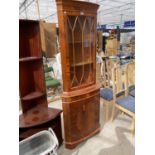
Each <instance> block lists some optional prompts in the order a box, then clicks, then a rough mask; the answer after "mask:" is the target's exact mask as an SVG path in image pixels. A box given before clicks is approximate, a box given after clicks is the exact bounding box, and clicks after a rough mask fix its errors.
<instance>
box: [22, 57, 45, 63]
mask: <svg viewBox="0 0 155 155" xmlns="http://www.w3.org/2000/svg"><path fill="white" fill-rule="evenodd" d="M34 60H42V57H26V58H20V59H19V62H28V61H34Z"/></svg>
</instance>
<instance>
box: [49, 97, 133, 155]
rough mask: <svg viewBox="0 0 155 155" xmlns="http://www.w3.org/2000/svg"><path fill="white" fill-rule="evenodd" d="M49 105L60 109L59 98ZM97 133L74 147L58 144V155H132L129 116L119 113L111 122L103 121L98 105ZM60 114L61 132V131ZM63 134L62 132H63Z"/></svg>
mask: <svg viewBox="0 0 155 155" xmlns="http://www.w3.org/2000/svg"><path fill="white" fill-rule="evenodd" d="M49 107H53V108H59V109H62V103H61V100H57V101H54V102H52V103H50V104H49ZM100 107H101V108H100V124H101V131H100V133H99V134H97V135H95V136H93V137H92V138H89V139H88V140H86V141H84V142H82V143H81V144H79V145H78V146H77V147H76V148H75V149H73V150H69V149H66V148H65V146H64V144H63V145H61V146H60V148H59V149H58V151H57V153H58V155H134V154H135V147H134V146H135V143H134V138H133V137H132V136H131V134H130V127H131V118H130V117H128V116H126V115H122V114H119V115H118V116H117V117H116V119H115V120H114V121H113V122H110V121H109V122H107V123H105V122H104V108H103V105H102V104H101V106H100ZM63 130H64V129H63V116H62V133H64V131H63ZM63 135H64V134H63Z"/></svg>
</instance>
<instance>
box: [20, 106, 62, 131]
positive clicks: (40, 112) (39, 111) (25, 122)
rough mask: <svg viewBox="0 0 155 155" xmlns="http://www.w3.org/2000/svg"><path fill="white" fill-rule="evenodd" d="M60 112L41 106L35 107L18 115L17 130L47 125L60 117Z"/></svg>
mask: <svg viewBox="0 0 155 155" xmlns="http://www.w3.org/2000/svg"><path fill="white" fill-rule="evenodd" d="M61 112H62V110H60V109H54V108H48V107H45V106H43V105H38V106H35V107H34V108H32V109H30V110H29V111H27V112H26V113H23V114H21V115H19V128H20V129H24V128H30V127H35V126H38V125H42V124H44V123H47V122H49V121H51V120H53V119H55V118H56V117H57V116H59V115H60V113H61Z"/></svg>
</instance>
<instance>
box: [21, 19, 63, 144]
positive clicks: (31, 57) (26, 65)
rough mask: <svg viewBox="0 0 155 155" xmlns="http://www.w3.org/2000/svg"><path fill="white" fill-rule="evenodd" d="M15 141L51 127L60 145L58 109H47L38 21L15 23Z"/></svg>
mask: <svg viewBox="0 0 155 155" xmlns="http://www.w3.org/2000/svg"><path fill="white" fill-rule="evenodd" d="M19 91H20V100H21V108H22V112H23V113H22V114H21V115H20V116H19V139H20V140H22V139H24V138H27V137H29V136H31V135H32V134H35V133H36V132H39V131H41V130H47V129H48V128H49V127H52V128H53V130H54V131H55V133H56V135H57V137H58V140H59V143H60V144H61V143H62V134H61V119H60V113H61V112H62V111H61V110H59V109H53V108H48V103H47V95H46V87H45V79H44V68H43V61H42V53H41V43H40V26H39V21H32V20H20V21H19Z"/></svg>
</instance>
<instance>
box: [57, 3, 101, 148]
mask: <svg viewBox="0 0 155 155" xmlns="http://www.w3.org/2000/svg"><path fill="white" fill-rule="evenodd" d="M56 3H57V11H58V22H59V34H60V49H61V63H62V76H63V90H64V91H63V94H62V104H63V115H64V130H65V135H64V136H65V145H66V147H67V148H69V149H72V148H74V147H76V145H78V144H79V143H80V142H82V141H84V140H86V139H88V138H89V137H91V136H93V135H94V134H96V133H98V132H99V131H100V124H99V111H100V95H99V89H100V85H98V84H96V15H97V9H98V7H99V6H98V5H97V4H93V3H88V2H80V1H69V0H65V1H63V0H56Z"/></svg>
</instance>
